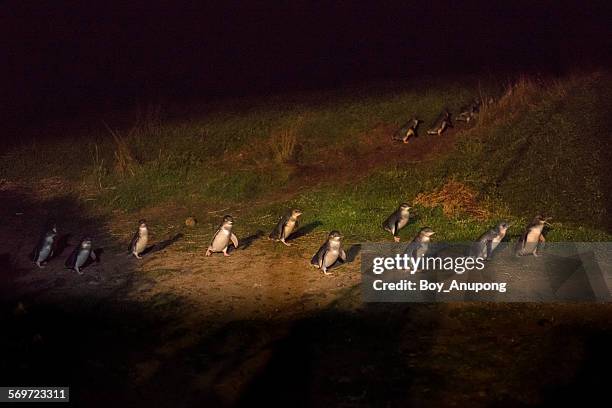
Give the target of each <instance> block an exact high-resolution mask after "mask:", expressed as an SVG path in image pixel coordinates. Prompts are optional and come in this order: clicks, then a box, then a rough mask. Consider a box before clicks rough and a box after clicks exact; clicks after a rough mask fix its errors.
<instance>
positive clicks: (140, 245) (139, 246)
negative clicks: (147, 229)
mask: <svg viewBox="0 0 612 408" xmlns="http://www.w3.org/2000/svg"><path fill="white" fill-rule="evenodd" d="M148 241H149V237H148V236H147V235H141V236H140V238H138V241H136V245H135V250H136V253H137V254H140V253H142V251H144V250H145V248H146V247H147V242H148Z"/></svg>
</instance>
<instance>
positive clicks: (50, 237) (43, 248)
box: [32, 221, 57, 268]
mask: <svg viewBox="0 0 612 408" xmlns="http://www.w3.org/2000/svg"><path fill="white" fill-rule="evenodd" d="M56 241H57V226H56V225H55V222H53V221H51V222H49V224H48V226H47V228H46V231H45V232H44V233H43V235H42V236H41V237H40V239H39V240H38V244H36V247H35V248H34V251H32V261H33V262H34V263H36V266H38V267H39V268H43V266H42V265H41V263H43V262H45V261H47V260H49V259H51V257H52V256H53V252H54V249H55V245H56Z"/></svg>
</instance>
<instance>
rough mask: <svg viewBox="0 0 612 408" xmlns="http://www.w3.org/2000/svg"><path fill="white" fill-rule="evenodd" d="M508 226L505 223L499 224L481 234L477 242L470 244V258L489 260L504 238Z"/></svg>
mask: <svg viewBox="0 0 612 408" xmlns="http://www.w3.org/2000/svg"><path fill="white" fill-rule="evenodd" d="M509 227H510V225H509V224H508V223H507V222H505V221H504V222H500V223H499V224H497V226H496V227H495V228H492V229H490V230H488V231H487V232H485V233H484V234H482V235H481V236H480V237H479V238H478V241H476V242H474V243H473V244H472V247H471V248H470V256H471V257H474V258H483V259H489V258H490V257H491V255H492V254H493V251H495V248H497V246H498V245H499V243H500V242H501V241H502V240H503V239H504V237H505V236H506V232H507V231H508V228H509Z"/></svg>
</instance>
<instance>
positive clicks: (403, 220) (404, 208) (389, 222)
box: [382, 203, 412, 242]
mask: <svg viewBox="0 0 612 408" xmlns="http://www.w3.org/2000/svg"><path fill="white" fill-rule="evenodd" d="M411 208H412V207H410V204H408V203H402V204H400V206H399V207H398V209H397V210H395V212H394V213H393V214H391V215H390V216H389V217H388V218H387V219H386V220H385V221H384V222H383V224H382V226H383V228H384V229H385V231H389V232H390V233H392V234H393V239H394V240H395V242H399V241H400V237H399V232H400V230H401V229H402V228H404V227H405V226H406V225H408V219H409V217H410V209H411Z"/></svg>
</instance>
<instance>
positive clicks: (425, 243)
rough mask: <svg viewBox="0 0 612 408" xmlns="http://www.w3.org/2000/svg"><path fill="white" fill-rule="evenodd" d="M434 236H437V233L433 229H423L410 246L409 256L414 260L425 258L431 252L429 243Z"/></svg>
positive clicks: (408, 249) (407, 251)
mask: <svg viewBox="0 0 612 408" xmlns="http://www.w3.org/2000/svg"><path fill="white" fill-rule="evenodd" d="M433 234H435V232H434V231H433V230H432V229H431V228H429V227H424V228H421V230H420V231H419V233H418V234H417V236H416V237H414V239H413V240H412V241H411V242H410V244H408V248H407V249H406V253H407V254H408V256H410V257H412V258H414V259H417V258H420V257H424V256H425V255H426V254H427V251H428V250H429V242H430V241H431V236H432V235H433Z"/></svg>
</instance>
